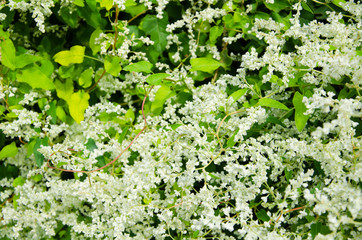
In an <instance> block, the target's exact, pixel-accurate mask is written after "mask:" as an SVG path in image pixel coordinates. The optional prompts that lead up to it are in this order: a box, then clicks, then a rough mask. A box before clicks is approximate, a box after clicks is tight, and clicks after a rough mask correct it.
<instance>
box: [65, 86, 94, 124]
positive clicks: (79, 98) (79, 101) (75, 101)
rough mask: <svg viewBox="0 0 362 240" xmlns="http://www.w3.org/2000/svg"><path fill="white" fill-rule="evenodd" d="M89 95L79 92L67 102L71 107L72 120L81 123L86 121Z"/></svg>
mask: <svg viewBox="0 0 362 240" xmlns="http://www.w3.org/2000/svg"><path fill="white" fill-rule="evenodd" d="M88 100H89V94H88V93H87V92H84V91H78V92H76V93H73V94H72V96H71V97H70V99H69V100H68V101H67V103H68V105H69V112H70V115H71V116H72V118H73V119H74V120H75V121H76V122H77V123H80V122H81V121H83V120H84V112H85V110H86V109H87V108H88V105H89V103H88Z"/></svg>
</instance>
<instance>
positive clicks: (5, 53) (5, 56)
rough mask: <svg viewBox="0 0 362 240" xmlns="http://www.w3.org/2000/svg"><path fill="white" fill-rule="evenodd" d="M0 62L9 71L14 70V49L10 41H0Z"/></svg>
mask: <svg viewBox="0 0 362 240" xmlns="http://www.w3.org/2000/svg"><path fill="white" fill-rule="evenodd" d="M0 50H1V62H2V64H4V65H5V66H7V67H8V68H10V69H11V70H15V68H16V58H15V47H14V44H13V42H12V41H11V40H10V39H5V40H2V41H0Z"/></svg>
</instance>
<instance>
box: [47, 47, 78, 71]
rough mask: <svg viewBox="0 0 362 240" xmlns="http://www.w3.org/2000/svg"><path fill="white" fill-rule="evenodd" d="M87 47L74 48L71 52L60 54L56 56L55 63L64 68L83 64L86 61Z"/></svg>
mask: <svg viewBox="0 0 362 240" xmlns="http://www.w3.org/2000/svg"><path fill="white" fill-rule="evenodd" d="M84 52H85V47H83V46H79V45H76V46H73V47H71V48H70V50H65V51H61V52H58V53H57V54H55V55H54V57H53V58H54V61H56V62H57V63H59V64H60V65H63V66H68V65H70V64H72V63H82V62H83V59H84Z"/></svg>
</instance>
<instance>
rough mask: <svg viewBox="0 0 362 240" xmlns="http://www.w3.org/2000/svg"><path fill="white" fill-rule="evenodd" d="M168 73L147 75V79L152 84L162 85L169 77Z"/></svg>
mask: <svg viewBox="0 0 362 240" xmlns="http://www.w3.org/2000/svg"><path fill="white" fill-rule="evenodd" d="M169 76H170V74H167V73H155V74H152V75H150V76H148V77H147V79H146V81H147V82H148V83H149V84H151V85H160V84H161V82H162V80H163V79H165V78H167V77H169Z"/></svg>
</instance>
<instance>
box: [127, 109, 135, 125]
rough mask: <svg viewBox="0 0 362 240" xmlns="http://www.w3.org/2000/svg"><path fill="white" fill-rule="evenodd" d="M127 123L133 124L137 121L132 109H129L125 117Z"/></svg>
mask: <svg viewBox="0 0 362 240" xmlns="http://www.w3.org/2000/svg"><path fill="white" fill-rule="evenodd" d="M125 118H126V121H130V122H131V123H133V121H134V120H135V118H136V117H135V115H134V112H133V110H132V109H128V110H127V112H126V115H125Z"/></svg>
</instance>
